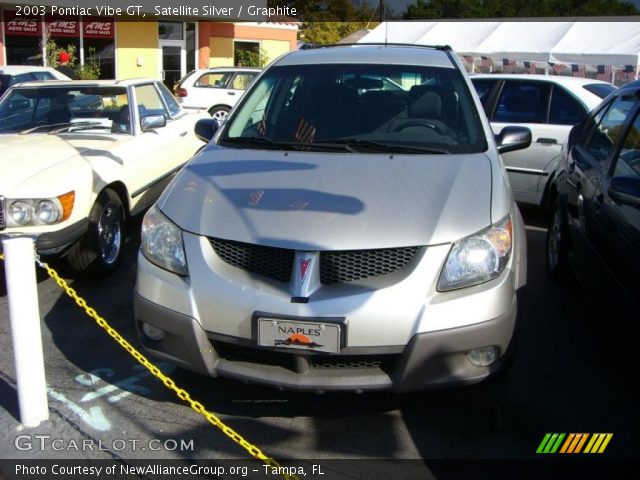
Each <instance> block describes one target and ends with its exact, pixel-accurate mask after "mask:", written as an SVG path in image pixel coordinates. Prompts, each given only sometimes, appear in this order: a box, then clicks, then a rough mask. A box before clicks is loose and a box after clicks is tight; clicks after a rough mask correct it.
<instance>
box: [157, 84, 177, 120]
mask: <svg viewBox="0 0 640 480" xmlns="http://www.w3.org/2000/svg"><path fill="white" fill-rule="evenodd" d="M156 85H157V87H158V89H159V90H160V95H162V99H163V100H164V103H166V104H167V108H168V109H169V113H170V114H171V116H172V117H175V116H176V115H178V114H179V113H180V105H179V104H178V102H177V101H176V99H175V97H174V96H173V95H171V92H170V91H169V89H168V88H167V87H165V86H164V84H162V83H158V84H156Z"/></svg>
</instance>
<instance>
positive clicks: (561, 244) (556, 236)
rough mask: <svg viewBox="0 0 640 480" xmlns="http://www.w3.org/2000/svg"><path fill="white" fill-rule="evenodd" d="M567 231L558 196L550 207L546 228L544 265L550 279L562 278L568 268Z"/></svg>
mask: <svg viewBox="0 0 640 480" xmlns="http://www.w3.org/2000/svg"><path fill="white" fill-rule="evenodd" d="M568 234H569V232H568V228H567V222H566V219H565V217H564V215H563V214H562V209H561V207H560V201H559V199H558V198H556V200H555V201H554V202H553V205H552V207H551V220H550V222H549V228H548V230H547V250H546V256H545V257H546V266H547V275H548V276H549V278H552V279H560V278H563V277H564V276H565V275H566V274H567V272H568V270H569V235H568Z"/></svg>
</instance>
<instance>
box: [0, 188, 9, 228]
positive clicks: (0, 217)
mask: <svg viewBox="0 0 640 480" xmlns="http://www.w3.org/2000/svg"><path fill="white" fill-rule="evenodd" d="M4 204H5V200H4V197H2V196H0V230H4V229H5V227H6V226H7V223H6V220H5V218H4V215H5V214H4Z"/></svg>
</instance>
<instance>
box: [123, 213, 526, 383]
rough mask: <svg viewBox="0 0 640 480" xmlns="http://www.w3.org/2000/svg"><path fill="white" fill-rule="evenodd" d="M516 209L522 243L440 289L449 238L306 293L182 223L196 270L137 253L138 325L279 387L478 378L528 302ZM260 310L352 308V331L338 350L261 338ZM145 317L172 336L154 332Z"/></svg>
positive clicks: (206, 366) (187, 362)
mask: <svg viewBox="0 0 640 480" xmlns="http://www.w3.org/2000/svg"><path fill="white" fill-rule="evenodd" d="M513 218H514V220H515V223H514V227H515V228H514V237H515V240H514V251H513V253H512V256H511V259H510V261H509V264H508V265H507V267H506V269H505V271H504V272H503V273H502V275H500V276H499V277H498V278H495V279H494V280H491V281H489V282H486V283H484V284H481V285H476V286H473V287H468V288H464V289H460V290H455V291H451V292H444V293H441V292H438V291H437V289H436V283H437V279H438V276H439V272H440V269H441V266H442V264H443V262H444V261H445V258H446V256H447V254H448V252H449V248H450V246H449V245H440V246H434V247H428V248H427V249H426V250H425V252H424V255H423V256H422V257H421V259H420V260H419V261H418V262H416V264H414V266H413V267H411V268H410V271H407V272H405V273H403V274H402V275H396V274H395V273H394V274H389V275H388V276H387V277H389V278H387V277H380V278H379V281H378V283H374V282H373V281H371V282H370V283H367V282H362V283H358V282H351V283H346V284H342V285H338V286H334V285H328V286H322V287H320V288H319V289H318V290H316V291H315V292H313V293H312V294H310V296H309V297H308V299H307V301H305V302H302V303H300V302H298V301H297V298H298V297H293V296H292V294H291V291H290V290H289V286H287V284H283V283H279V282H270V281H267V280H264V279H261V278H259V277H256V276H253V275H252V274H249V273H248V272H246V271H244V270H241V269H238V268H236V267H232V266H230V265H227V264H225V263H224V262H223V261H222V260H221V259H220V258H219V257H218V256H217V254H216V253H215V252H214V251H213V249H212V248H211V245H210V244H209V242H208V240H207V239H205V238H204V237H198V236H196V235H193V234H188V233H186V232H185V233H184V235H183V238H184V241H185V250H186V253H187V260H188V264H189V273H190V274H189V276H188V277H179V276H177V275H174V274H171V273H169V272H167V271H165V270H163V269H161V268H159V267H157V266H156V265H154V264H152V263H151V262H149V261H148V260H147V259H146V258H145V257H144V256H143V255H142V254H140V255H139V260H138V279H137V284H136V296H135V299H134V311H135V320H136V328H137V331H138V334H139V337H140V340H141V342H142V345H143V347H144V348H145V349H146V350H147V351H148V352H149V353H151V354H153V355H155V356H158V357H161V358H164V359H167V360H170V361H172V362H174V363H176V364H178V365H180V366H182V367H184V368H187V369H190V370H194V371H196V372H199V373H202V374H206V375H210V376H213V377H217V376H222V377H228V378H234V379H238V380H242V381H246V382H255V383H261V384H265V385H271V386H275V387H278V388H287V389H295V390H308V391H364V390H394V391H398V392H403V391H411V390H420V389H426V388H434V387H441V386H448V385H454V384H469V383H476V382H479V381H481V380H483V379H485V378H486V377H488V376H489V375H491V374H492V373H493V372H495V371H496V370H498V369H499V368H500V366H501V364H502V363H503V361H504V360H505V359H506V358H507V356H508V353H509V348H510V346H511V344H512V343H513V342H512V339H513V337H514V335H515V331H516V326H517V324H518V318H519V316H520V312H521V311H522V306H523V301H522V295H523V292H524V288H525V286H526V238H525V231H524V225H523V222H522V219H521V217H520V216H519V214H517V215H515V216H514V217H513ZM396 273H397V272H396ZM394 275H396V276H394ZM257 312H262V313H261V316H263V317H266V318H269V316H270V315H273V316H277V317H282V316H284V317H289V318H292V319H298V320H303V321H307V320H308V321H312V320H313V319H330V318H336V317H340V318H343V319H344V323H343V325H344V327H343V328H344V332H343V333H344V337H345V338H344V342H341V344H340V348H339V350H338V353H336V354H326V353H321V352H310V351H308V350H306V351H301V350H293V349H283V348H280V347H261V346H259V345H258V335H257V328H256V321H255V320H256V315H257ZM143 322H144V323H147V324H149V325H151V326H154V327H156V328H159V329H161V330H163V331H164V332H165V337H164V338H163V339H162V340H160V341H153V340H151V339H149V338H148V337H147V336H146V335H145V334H144V333H143V332H142V323H143ZM486 346H495V347H497V349H498V352H499V358H498V360H497V361H496V362H494V363H492V364H491V365H490V366H487V367H478V366H474V365H473V364H471V362H470V361H469V360H468V357H467V352H468V351H469V350H471V349H474V348H480V347H486Z"/></svg>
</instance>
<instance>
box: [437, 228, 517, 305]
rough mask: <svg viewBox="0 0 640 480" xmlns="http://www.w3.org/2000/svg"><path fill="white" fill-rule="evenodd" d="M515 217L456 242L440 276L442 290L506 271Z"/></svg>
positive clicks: (479, 280)
mask: <svg viewBox="0 0 640 480" xmlns="http://www.w3.org/2000/svg"><path fill="white" fill-rule="evenodd" d="M512 237H513V232H512V225H511V217H509V216H507V217H506V218H504V219H503V220H502V221H501V222H499V223H497V224H496V225H493V226H491V227H489V228H487V229H486V230H483V231H481V232H478V233H476V234H474V235H471V236H470V237H467V238H464V239H462V240H460V241H458V242H456V243H455V244H454V245H453V247H451V251H449V256H448V257H447V261H446V262H445V264H444V268H443V269H442V272H441V273H440V279H439V280H438V291H440V292H444V291H447V290H454V289H456V288H463V287H470V286H471V285H478V284H479V283H484V282H488V281H489V280H492V279H494V278H496V277H497V276H498V275H500V274H501V273H502V271H503V270H504V267H505V266H506V265H507V262H508V261H509V256H510V255H511V242H512Z"/></svg>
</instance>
